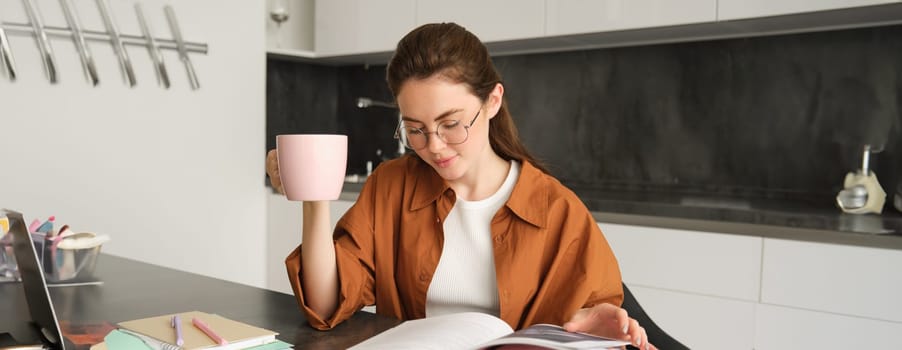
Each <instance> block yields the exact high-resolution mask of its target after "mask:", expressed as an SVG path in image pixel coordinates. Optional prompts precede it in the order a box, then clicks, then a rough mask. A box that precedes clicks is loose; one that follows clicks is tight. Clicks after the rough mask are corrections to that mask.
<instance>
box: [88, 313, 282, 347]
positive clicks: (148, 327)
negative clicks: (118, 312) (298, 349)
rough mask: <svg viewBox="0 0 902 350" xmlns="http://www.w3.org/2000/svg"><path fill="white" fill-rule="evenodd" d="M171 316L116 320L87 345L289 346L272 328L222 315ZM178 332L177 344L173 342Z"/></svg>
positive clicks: (175, 340) (187, 314)
mask: <svg viewBox="0 0 902 350" xmlns="http://www.w3.org/2000/svg"><path fill="white" fill-rule="evenodd" d="M173 316H175V315H174V314H173V315H163V316H157V317H150V318H144V319H140V320H134V321H127V322H122V323H119V329H116V330H114V331H112V332H110V333H109V334H107V336H106V337H104V342H103V343H100V344H97V345H95V346H93V347H91V350H107V349H108V350H133V349H134V350H139V349H140V350H144V349H147V350H180V349H182V350H194V349H205V350H241V349H254V350H282V349H291V344H288V343H285V342H283V341H280V340H278V339H276V335H277V334H278V333H276V332H273V331H270V330H267V329H263V328H258V327H254V326H251V325H248V324H245V323H241V322H238V321H234V320H230V319H227V318H225V317H222V316H218V315H213V314H208V313H204V312H199V311H192V312H185V313H180V314H178V316H179V317H178V319H179V324H178V325H175V324H173V323H172V322H173ZM195 320H197V321H199V323H195V322H194V321H195ZM198 324H200V325H203V326H198ZM202 328H207V329H206V330H204V329H202ZM179 333H180V334H179ZM179 335H181V340H182V341H181V343H182V345H181V346H179V345H177V343H179V341H178V340H179Z"/></svg>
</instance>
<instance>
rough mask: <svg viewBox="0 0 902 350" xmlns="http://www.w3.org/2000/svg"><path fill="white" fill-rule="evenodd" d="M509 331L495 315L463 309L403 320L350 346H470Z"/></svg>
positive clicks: (363, 349) (358, 349) (361, 349)
mask: <svg viewBox="0 0 902 350" xmlns="http://www.w3.org/2000/svg"><path fill="white" fill-rule="evenodd" d="M511 332H513V329H511V327H510V326H509V325H508V324H507V323H505V322H504V321H502V320H501V319H499V318H497V317H495V316H492V315H488V314H483V313H478V312H464V313H459V314H451V315H443V316H435V317H429V318H424V319H419V320H412V321H407V322H404V323H402V324H400V325H398V326H396V327H394V328H392V329H389V330H387V331H385V332H382V333H380V334H378V335H376V336H375V337H372V338H370V339H367V340H366V341H364V342H362V343H360V344H357V345H355V346H353V347H351V350H371V349H395V350H405V349H410V350H414V349H416V350H421V349H424V350H425V349H430V350H439V349H449V350H450V349H473V348H476V347H477V346H479V344H482V343H485V342H488V341H490V340H492V339H495V338H498V337H501V336H504V335H506V334H510V333H511Z"/></svg>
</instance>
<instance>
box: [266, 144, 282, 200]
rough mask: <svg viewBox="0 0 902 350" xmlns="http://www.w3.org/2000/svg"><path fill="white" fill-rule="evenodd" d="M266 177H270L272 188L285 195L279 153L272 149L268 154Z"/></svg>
mask: <svg viewBox="0 0 902 350" xmlns="http://www.w3.org/2000/svg"><path fill="white" fill-rule="evenodd" d="M266 175H269V182H270V183H271V184H272V188H273V189H275V190H276V191H277V192H279V193H282V194H284V193H285V191H284V190H282V178H280V177H279V153H278V151H276V150H275V149H271V150H269V152H267V153H266Z"/></svg>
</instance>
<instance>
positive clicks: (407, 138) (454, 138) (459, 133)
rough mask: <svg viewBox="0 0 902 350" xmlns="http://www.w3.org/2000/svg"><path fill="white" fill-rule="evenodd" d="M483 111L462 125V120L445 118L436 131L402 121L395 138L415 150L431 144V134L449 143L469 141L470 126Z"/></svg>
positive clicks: (455, 143)
mask: <svg viewBox="0 0 902 350" xmlns="http://www.w3.org/2000/svg"><path fill="white" fill-rule="evenodd" d="M481 112H482V109H480V110H479V112H476V116H474V117H473V120H471V121H470V123H469V124H467V125H462V124H461V123H460V120H443V121H441V122H439V123H438V127H437V128H436V129H435V131H426V130H423V128H415V127H412V126H404V122H403V121H402V122H401V123H399V124H398V129H397V130H395V139H397V140H401V143H403V144H404V147H407V148H410V149H412V150H415V151H416V150H421V149H423V148H425V147H426V145H428V144H429V134H435V136H438V138H439V140H442V142H444V143H446V144H449V145H457V144H461V143H464V142H467V138H468V137H469V136H470V127H471V126H473V123H475V122H476V118H479V113H481Z"/></svg>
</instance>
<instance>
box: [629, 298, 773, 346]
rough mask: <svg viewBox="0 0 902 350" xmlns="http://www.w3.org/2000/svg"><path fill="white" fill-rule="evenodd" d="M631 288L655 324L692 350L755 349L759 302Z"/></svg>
mask: <svg viewBox="0 0 902 350" xmlns="http://www.w3.org/2000/svg"><path fill="white" fill-rule="evenodd" d="M627 285H628V286H629V288H630V291H631V292H632V293H633V296H635V297H636V300H638V301H639V304H640V305H642V309H643V310H645V312H646V313H648V315H649V316H650V317H651V318H652V320H654V321H655V324H657V325H658V326H659V327H661V329H663V330H664V331H665V332H667V334H669V335H670V336H672V337H674V338H676V339H677V340H679V341H680V342H681V343H683V345H686V346H688V347H689V348H690V349H752V348H753V347H754V341H755V308H756V303H755V302H751V301H743V300H735V299H731V298H720V297H712V296H707V295H698V294H692V293H682V292H674V291H670V290H663V289H656V288H646V287H639V286H632V285H629V284H627Z"/></svg>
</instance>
